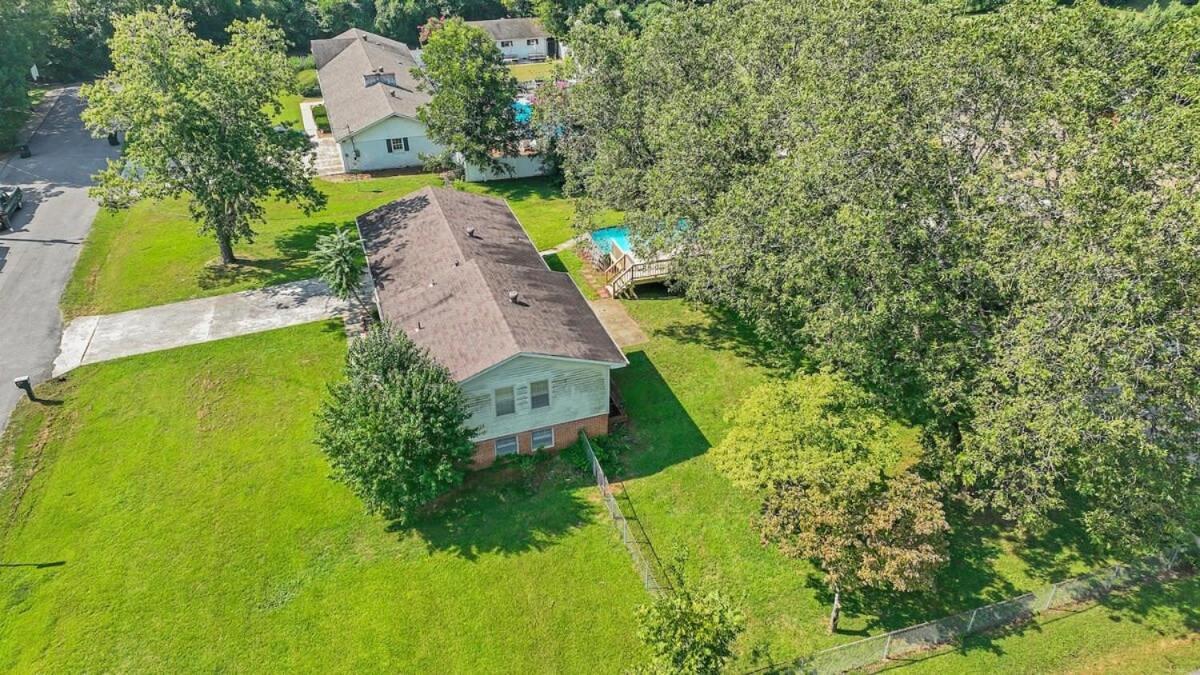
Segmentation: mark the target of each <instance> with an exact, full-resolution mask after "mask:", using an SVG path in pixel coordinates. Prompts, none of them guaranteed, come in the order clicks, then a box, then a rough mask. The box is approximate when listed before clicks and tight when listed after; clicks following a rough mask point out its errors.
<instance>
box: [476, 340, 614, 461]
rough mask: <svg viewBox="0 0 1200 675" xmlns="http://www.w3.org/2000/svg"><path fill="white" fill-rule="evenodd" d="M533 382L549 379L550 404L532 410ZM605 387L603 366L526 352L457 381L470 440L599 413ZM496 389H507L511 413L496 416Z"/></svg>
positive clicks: (605, 401)
mask: <svg viewBox="0 0 1200 675" xmlns="http://www.w3.org/2000/svg"><path fill="white" fill-rule="evenodd" d="M539 380H548V381H549V382H550V405H549V406H548V407H545V408H537V409H534V408H532V407H531V405H530V400H529V385H530V383H532V382H537V381H539ZM608 386H609V366H608V365H606V364H603V363H590V362H586V361H569V360H565V359H553V358H546V357H543V356H526V355H520V356H516V357H514V358H512V359H510V360H508V361H506V362H504V363H502V364H500V365H498V366H496V367H495V368H492V369H491V370H489V371H487V372H484V373H481V374H479V375H476V376H475V377H473V378H471V379H469V380H466V381H465V382H463V383H462V388H463V391H464V392H465V393H466V395H467V403H468V405H469V406H470V409H471V420H470V422H468V424H469V425H471V426H473V427H476V428H477V430H478V432H477V433H476V435H475V440H476V441H482V440H486V439H489V438H495V437H497V436H507V435H509V434H515V433H519V432H522V431H532V430H534V429H541V428H543V427H552V426H554V425H556V424H562V423H564V422H571V421H574V420H580V419H585V418H588V417H595V416H596V415H603V414H605V413H607V412H608ZM502 387H512V388H513V392H514V395H515V399H516V412H515V413H513V414H511V415H501V416H499V417H497V416H496V403H495V399H494V395H495V391H496V390H497V389H500V388H502Z"/></svg>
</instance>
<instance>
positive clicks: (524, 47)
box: [496, 38, 550, 61]
mask: <svg viewBox="0 0 1200 675" xmlns="http://www.w3.org/2000/svg"><path fill="white" fill-rule="evenodd" d="M549 39H550V38H513V39H512V40H511V42H512V46H511V47H505V46H504V44H503V43H504V42H505V41H504V40H496V46H497V47H499V48H500V53H501V54H503V55H504V58H506V59H517V60H518V61H524V60H526V59H532V58H534V57H541V58H545V57H546V41H547V40H549ZM529 40H537V44H536V45H528V44H525V43H526V42H527V41H529Z"/></svg>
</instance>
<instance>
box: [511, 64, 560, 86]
mask: <svg viewBox="0 0 1200 675" xmlns="http://www.w3.org/2000/svg"><path fill="white" fill-rule="evenodd" d="M555 63H556V62H555V61H543V62H541V63H515V64H513V65H511V66H509V67H508V72H510V73H512V76H513V77H515V78H517V82H527V81H529V80H548V79H550V76H551V75H553V74H554V65H555Z"/></svg>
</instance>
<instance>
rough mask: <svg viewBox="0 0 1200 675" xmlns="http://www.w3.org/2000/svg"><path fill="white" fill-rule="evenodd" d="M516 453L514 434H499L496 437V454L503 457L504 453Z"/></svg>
mask: <svg viewBox="0 0 1200 675" xmlns="http://www.w3.org/2000/svg"><path fill="white" fill-rule="evenodd" d="M515 454H517V437H516V436H501V437H500V438H497V439H496V456H497V457H503V456H504V455H515Z"/></svg>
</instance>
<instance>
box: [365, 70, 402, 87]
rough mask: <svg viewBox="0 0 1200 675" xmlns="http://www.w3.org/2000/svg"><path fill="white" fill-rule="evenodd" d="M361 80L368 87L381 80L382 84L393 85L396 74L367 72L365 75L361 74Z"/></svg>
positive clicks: (394, 84)
mask: <svg viewBox="0 0 1200 675" xmlns="http://www.w3.org/2000/svg"><path fill="white" fill-rule="evenodd" d="M363 81H364V82H365V83H366V86H368V87H369V86H371V85H373V84H379V83H381V82H382V83H383V84H386V85H389V86H392V87H394V86H396V74H395V73H367V74H366V75H363Z"/></svg>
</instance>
